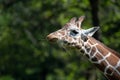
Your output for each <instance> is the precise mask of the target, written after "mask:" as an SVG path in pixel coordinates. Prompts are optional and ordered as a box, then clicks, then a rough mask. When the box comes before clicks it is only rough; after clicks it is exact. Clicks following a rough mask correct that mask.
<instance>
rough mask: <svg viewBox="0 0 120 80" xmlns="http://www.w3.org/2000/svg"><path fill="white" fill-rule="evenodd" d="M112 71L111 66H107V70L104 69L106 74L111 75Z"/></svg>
mask: <svg viewBox="0 0 120 80" xmlns="http://www.w3.org/2000/svg"><path fill="white" fill-rule="evenodd" d="M113 72H114V69H113V68H112V67H111V66H110V67H109V68H107V70H106V73H107V74H108V75H111V74H112V73H113Z"/></svg>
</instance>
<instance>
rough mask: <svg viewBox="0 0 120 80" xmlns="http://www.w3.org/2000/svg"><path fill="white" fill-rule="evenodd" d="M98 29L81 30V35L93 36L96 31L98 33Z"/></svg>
mask: <svg viewBox="0 0 120 80" xmlns="http://www.w3.org/2000/svg"><path fill="white" fill-rule="evenodd" d="M99 28H100V27H92V28H89V29H87V30H83V33H84V34H86V35H88V36H93V35H94V33H95V32H96V31H98V29H99Z"/></svg>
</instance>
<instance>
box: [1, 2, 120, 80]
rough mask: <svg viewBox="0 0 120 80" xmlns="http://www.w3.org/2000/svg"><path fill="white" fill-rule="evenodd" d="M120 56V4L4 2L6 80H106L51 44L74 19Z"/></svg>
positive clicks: (86, 63) (3, 75) (79, 57)
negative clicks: (49, 36)
mask: <svg viewBox="0 0 120 80" xmlns="http://www.w3.org/2000/svg"><path fill="white" fill-rule="evenodd" d="M82 15H85V16H86V18H85V21H84V22H83V24H82V27H83V28H90V27H93V26H100V27H101V28H100V31H99V32H98V33H96V35H95V36H94V37H95V38H96V39H99V40H100V41H102V42H103V43H104V44H106V45H107V46H109V47H111V48H112V49H115V50H116V51H118V52H120V49H119V48H120V1H119V0H0V80H106V79H105V77H104V76H103V74H101V72H100V71H98V70H97V69H96V68H95V67H94V66H93V65H92V64H91V63H90V62H89V61H88V60H86V58H84V57H83V56H82V55H80V54H77V53H74V51H71V53H67V52H65V51H64V50H62V49H61V48H59V47H58V46H57V45H55V44H50V43H49V42H48V41H47V40H46V35H47V34H49V33H51V32H53V31H55V30H58V29H60V28H61V27H62V26H64V24H65V23H66V22H68V21H69V20H70V19H71V18H72V17H80V16H82Z"/></svg>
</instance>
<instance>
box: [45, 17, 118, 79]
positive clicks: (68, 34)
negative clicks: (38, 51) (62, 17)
mask: <svg viewBox="0 0 120 80" xmlns="http://www.w3.org/2000/svg"><path fill="white" fill-rule="evenodd" d="M84 18H85V16H81V17H79V18H78V19H76V17H73V18H72V19H71V20H70V21H69V22H68V23H66V24H65V26H64V27H62V28H61V29H59V30H57V31H55V32H53V33H50V34H49V35H47V39H48V41H50V42H56V43H58V44H59V45H60V46H62V47H63V48H66V49H71V48H73V49H75V50H77V51H79V52H80V53H81V54H83V55H85V56H86V57H87V58H88V59H89V61H90V62H91V63H93V64H94V65H95V66H96V67H97V68H98V69H99V70H100V71H101V72H103V74H104V75H105V76H106V77H107V79H108V80H120V54H119V53H117V52H116V51H114V50H112V49H110V48H109V47H107V46H105V45H104V44H103V43H101V42H100V41H98V40H96V39H95V38H93V37H92V36H93V35H94V33H95V32H96V31H97V30H99V27H92V28H89V29H82V28H81V23H82V22H83V20H84Z"/></svg>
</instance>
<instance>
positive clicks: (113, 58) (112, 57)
mask: <svg viewBox="0 0 120 80" xmlns="http://www.w3.org/2000/svg"><path fill="white" fill-rule="evenodd" d="M106 60H107V61H108V62H109V64H111V65H112V66H116V65H117V62H118V61H119V58H118V57H117V56H115V55H114V54H111V55H110V56H109V57H107V58H106Z"/></svg>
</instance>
